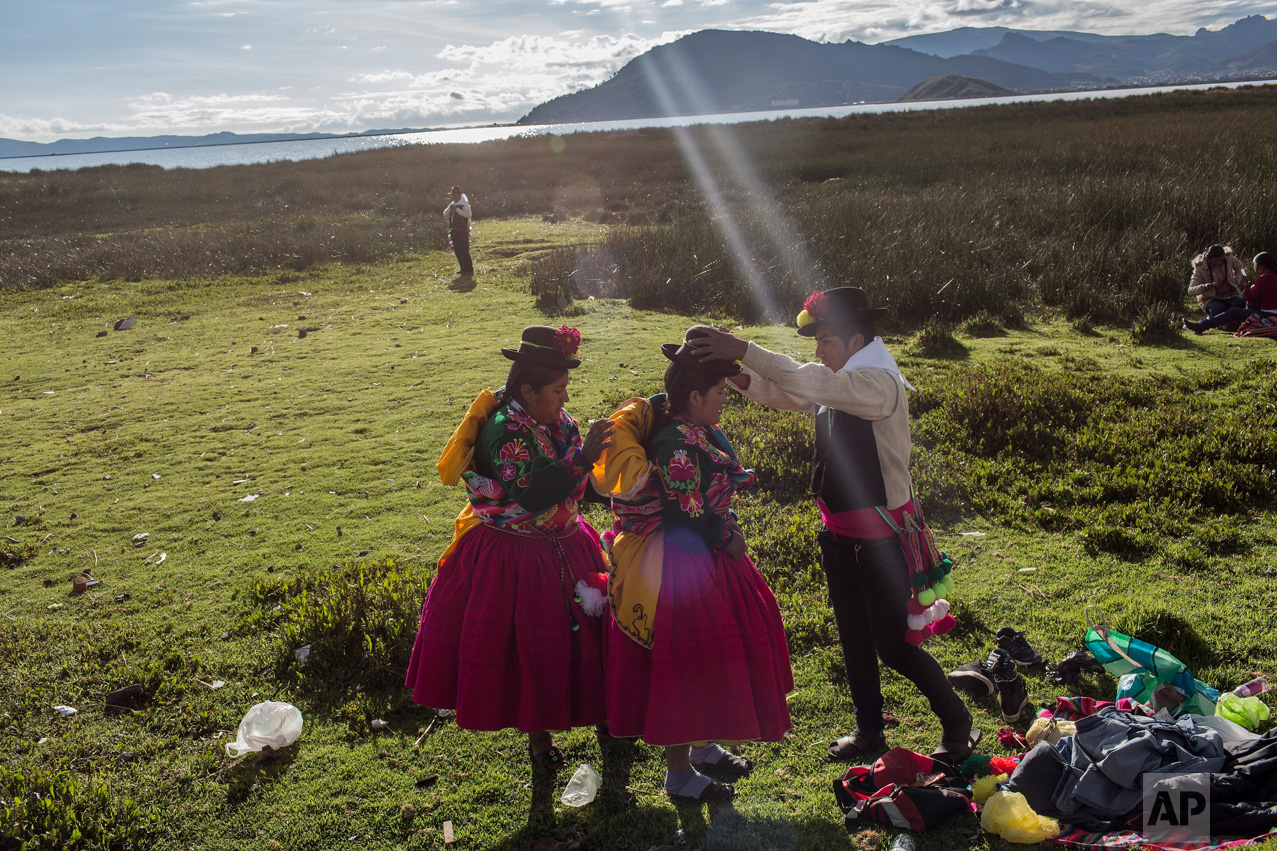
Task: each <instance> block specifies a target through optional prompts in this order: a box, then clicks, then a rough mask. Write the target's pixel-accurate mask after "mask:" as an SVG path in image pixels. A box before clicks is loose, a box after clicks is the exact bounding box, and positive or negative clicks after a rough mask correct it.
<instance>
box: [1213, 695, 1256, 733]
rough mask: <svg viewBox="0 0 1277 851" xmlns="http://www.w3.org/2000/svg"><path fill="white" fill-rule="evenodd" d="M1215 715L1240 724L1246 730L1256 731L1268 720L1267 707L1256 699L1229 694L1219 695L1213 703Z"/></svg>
mask: <svg viewBox="0 0 1277 851" xmlns="http://www.w3.org/2000/svg"><path fill="white" fill-rule="evenodd" d="M1215 714H1216V715H1218V716H1219V717H1220V718H1227V719H1228V720H1229V721H1232V722H1233V723H1234V724H1241V725H1242V726H1243V727H1245V728H1246V729H1247V730H1258V729H1259V725H1260V724H1262V723H1263V722H1265V721H1267V720H1268V714H1269V713H1268V707H1267V706H1265V705H1264V702H1263V701H1262V700H1260V699H1259V698H1257V697H1239V696H1237V695H1235V694H1232V693H1231V692H1229V693H1227V694H1221V695H1220V696H1219V700H1218V701H1216V703H1215Z"/></svg>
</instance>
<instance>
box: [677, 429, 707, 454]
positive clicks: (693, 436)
mask: <svg viewBox="0 0 1277 851" xmlns="http://www.w3.org/2000/svg"><path fill="white" fill-rule="evenodd" d="M678 433H679V434H681V435H683V442H684V443H686V444H687V445H688V446H696V447H699V448H701V449H704V450H707V451H709V450H711V449H712V447H711V446H710V445H709V444H708V443H707V442H706V441H705V432H703V431H702V430H701V429H699V428H696V427H695V426H691V425H686V424H684V423H679V424H678ZM678 451H679V452H682V453H683V454H684V455H686V454H687V451H686V450H683V449H680V450H678Z"/></svg>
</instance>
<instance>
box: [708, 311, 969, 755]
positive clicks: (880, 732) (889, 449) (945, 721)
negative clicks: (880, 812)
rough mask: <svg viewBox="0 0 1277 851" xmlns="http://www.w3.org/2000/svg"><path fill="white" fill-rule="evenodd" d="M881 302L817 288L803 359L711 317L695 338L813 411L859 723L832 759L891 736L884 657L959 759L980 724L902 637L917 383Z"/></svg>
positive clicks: (829, 557)
mask: <svg viewBox="0 0 1277 851" xmlns="http://www.w3.org/2000/svg"><path fill="white" fill-rule="evenodd" d="M886 313H887V311H886V310H885V309H883V308H870V307H869V305H868V301H867V299H866V297H865V293H864V291H863V290H861V289H857V288H854V287H839V288H837V289H833V290H827V291H825V292H823V293H813V294H812V295H811V297H809V298H808V299H807V301H806V303H805V304H804V309H803V311H802V313H800V314H799V316H798V326H799V327H798V333H799V334H801V335H802V336H804V337H814V338H815V340H816V358H817V359H818V360H819V361H820V362H819V363H807V364H799V363H797V362H795V361H794V360H793V359H791V358H789V357H787V356H785V355H783V354H778V353H776V352H770V351H768V350H766V349H764V348H762V347H761V346H759V345H757V344H756V343H751V342H748V341H745V340H741V339H740V338H738V337H735V336H734V335H732V334H728V333H725V332H722V331H716V330H714V329H709V328H707V329H705V330H706V331H708V332H709V333H708V334H707V335H706V336H705V337H702V338H700V339H697V340H693V341H690V342H689V345H693V346H697V347H698V348H700V353H699V356H700V357H701V359H702V360H724V359H725V360H739V361H740V362H741V366H742V367H743V369H742V372H741V374H740V375H739V376H736V377H733V378H731V379H730V381H732V383H733V384H734V385H735V386H736V387H737V389H739V390H740V391H741V392H742V393H744V394H745V395H746V396H748V397H749V398H750V399H753V400H754V401H756V402H759V403H761V404H764V405H768V406H770V407H773V408H783V409H786V410H792V411H808V412H811V413H814V414H816V441H815V456H814V458H813V460H812V479H811V487H812V491H813V492H814V493H815V495H816V500H817V504H818V505H819V507H820V512H821V517H822V519H823V520H824V522H825V529H824V530H823V531H821V532H820V534H819V535H818V536H817V543H818V544H819V545H820V552H821V566H822V568H823V569H824V572H825V577H826V579H827V581H828V585H829V602H830V605H831V606H832V607H833V610H834V618H835V620H836V622H837V624H838V637H839V640H840V641H841V643H842V651H843V662H844V664H845V665H846V668H847V682H848V684H849V685H850V687H851V697H852V701H853V702H854V703H855V709H856V729H855V730H853V731H852V732H851V733H850V734H848V735H846V736H843V737H842V738H840V739H839V740H838V741H836V742H834V743H833V744H832V745H831V746H830V748H829V756H830V758H831V759H838V760H853V761H855V760H861V759H862V758H863V757H864V756H865V755H866V754H868V753H870V752H872V751H877V750H882V749H884V748H885V747H886V737H885V734H884V724H883V718H882V710H883V699H882V686H881V683H880V680H879V671H878V659H879V658H880V657H881V659H882V661H883V663H885V664H886V665H888V666H889V667H891V668H893V669H895V670H896V671H898V672H899V673H901V674H902V675H903V676H905V677H906V678H908V679H909V680H910V681H912V682H913V683H914V684H915V685H916V686H917V687H918V690H919V691H921V692H922V694H923V696H925V697H926V698H927V699H928V701H929V702H930V704H931V709H932V711H933V712H935V714H936V715H937V716H938V717H939V719H940V722H941V725H942V734H941V743H940V746H939V747H938V748H937V749H936V754H935V755H936V756H938V757H944V758H947V759H949V760H950V761H954V762H961V761H962V760H963V759H965V758H966V757H967V756H968V755H969V754H970V752H971V750H972V748H973V747H974V744H975V741H977V740H978V737H979V731H973V730H972V729H971V713H970V712H968V711H967V708H966V706H965V705H964V704H963V702H962V698H960V697H959V696H958V695H957V693H956V692H954V690H953V687H952V686H951V685H950V684H949V682H948V680H947V679H946V677H945V674H944V671H943V670H942V669H941V667H940V665H939V664H938V663H937V662H936V660H935V659H933V658H932V656H931V654H930V653H928V652H927V651H925V650H923V649H922V647H921V646H920V644H914V643H911V642H909V641H907V640H906V631H907V630H908V625H907V617H908V614H909V613H908V610H907V608H906V604H907V603H908V602H909V601H910V600H912V599H913V589H912V587H911V585H910V581H909V568H908V566H907V563H906V562H905V560H904V553H903V551H902V549H901V544H900V539H899V537H898V536H897V535H896V532H895V531H894V530H893V529H892V528H891V527H890V526H889V525H888V524H887V522H886V520H885V519H884V518H883V516H882V515H883V513H886V514H888V515H890V516H891V517H892V518H893V519H894V521H895V523H896V525H897V526H900V525H903V523H902V520H903V517H904V514H905V513H906V512H908V513H911V514H913V515H914V516H915V517H917V516H918V515H919V510H918V507H917V506H915V505H914V501H913V484H912V480H911V479H910V476H909V453H910V450H911V447H912V443H911V440H910V436H909V400H908V397H907V395H906V391H907V390H912V389H913V387H912V386H911V385H910V384H909V382H907V381H906V380H905V378H904V376H903V375H902V374H901V373H900V369H899V367H897V366H896V362H895V359H894V358H892V356H891V353H890V352H888V351H887V347H886V346H885V345H884V344H883V342H882V338H881V337H877V336H875V333H874V332H875V323H876V322H877V321H878V320H879V319H881V318H882V317H883V316H884V315H886ZM879 509H881V511H880V510H879Z"/></svg>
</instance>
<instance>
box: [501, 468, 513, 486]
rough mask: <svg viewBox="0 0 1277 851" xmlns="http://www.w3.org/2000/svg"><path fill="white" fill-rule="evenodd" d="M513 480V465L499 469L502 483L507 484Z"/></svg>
mask: <svg viewBox="0 0 1277 851" xmlns="http://www.w3.org/2000/svg"><path fill="white" fill-rule="evenodd" d="M513 478H514V465H513V464H506V465H504V466H503V467H502V468H501V479H502V480H503V481H506V482H508V481H510V480H511V479H513Z"/></svg>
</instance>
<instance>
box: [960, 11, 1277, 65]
mask: <svg viewBox="0 0 1277 851" xmlns="http://www.w3.org/2000/svg"><path fill="white" fill-rule="evenodd" d="M1039 35H1040V34H1035V33H1022V32H1018V31H1015V30H1008V31H1006V32H1005V34H1004V35H1003V37H1002V39H1001V40H1000V41H999V42H998V43H997V44H995V45H992V46H991V47H987V48H981V49H977V50H975V51H972V55H974V56H985V57H988V58H990V59H1001V60H1002V61H1004V62H1014V63H1016V64H1020V65H1027V66H1028V67H1030V68H1037V69H1039V70H1042V71H1049V72H1052V73H1056V74H1075V73H1085V74H1093V75H1095V76H1098V77H1112V78H1116V79H1119V80H1123V81H1137V80H1138V81H1142V80H1150V79H1151V80H1168V79H1181V80H1182V79H1192V78H1194V77H1195V75H1199V74H1210V73H1219V72H1218V71H1217V70H1215V69H1219V68H1221V67H1223V68H1227V67H1228V66H1229V62H1230V60H1231V58H1232V57H1234V56H1239V55H1242V54H1248V53H1252V52H1254V51H1255V50H1257V49H1259V48H1262V47H1263V46H1264V45H1266V44H1269V43H1271V42H1273V41H1277V20H1272V21H1270V20H1268V19H1267V18H1265V17H1263V16H1262V15H1252V16H1251V17H1249V18H1243V19H1242V20H1240V21H1237V22H1236V23H1234V24H1230V25H1229V26H1227V27H1224V28H1223V29H1221V30H1218V31H1212V30H1207V29H1200V30H1198V31H1197V32H1196V33H1195V34H1193V35H1191V36H1175V35H1166V34H1160V35H1133V36H1096V35H1090V34H1083V33H1063V34H1060V35H1058V36H1056V37H1054V38H1049V39H1041V38H1040V37H1038V36H1039ZM1260 56H1262V54H1261V55H1260ZM1254 62H1259V59H1258V58H1253V59H1252V60H1250V62H1248V63H1247V65H1246V67H1247V69H1248V70H1251V69H1253V70H1256V71H1258V72H1260V73H1261V74H1277V63H1272V62H1268V63H1262V62H1261V63H1260V64H1258V65H1256V64H1253V63H1254Z"/></svg>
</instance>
